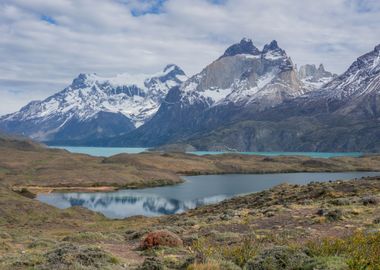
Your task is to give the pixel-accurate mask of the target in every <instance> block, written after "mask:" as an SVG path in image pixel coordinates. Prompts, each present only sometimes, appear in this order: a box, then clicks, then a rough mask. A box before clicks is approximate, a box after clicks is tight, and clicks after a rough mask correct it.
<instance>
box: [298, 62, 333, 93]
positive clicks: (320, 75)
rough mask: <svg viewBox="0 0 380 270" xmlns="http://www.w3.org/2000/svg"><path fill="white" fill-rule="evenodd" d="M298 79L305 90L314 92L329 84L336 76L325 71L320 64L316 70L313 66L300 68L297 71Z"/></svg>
mask: <svg viewBox="0 0 380 270" xmlns="http://www.w3.org/2000/svg"><path fill="white" fill-rule="evenodd" d="M298 77H299V78H300V80H301V81H302V82H303V84H304V85H305V86H306V87H307V88H309V89H312V90H314V89H319V88H321V87H322V86H324V85H325V84H327V83H329V82H330V81H332V80H333V79H334V78H335V77H337V75H336V74H332V73H331V72H328V71H326V70H325V67H324V66H323V64H320V65H319V67H318V68H317V67H316V66H315V65H304V66H301V67H300V69H299V71H298Z"/></svg>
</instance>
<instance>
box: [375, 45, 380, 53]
mask: <svg viewBox="0 0 380 270" xmlns="http://www.w3.org/2000/svg"><path fill="white" fill-rule="evenodd" d="M375 52H380V44H379V45H377V46H376V47H375Z"/></svg>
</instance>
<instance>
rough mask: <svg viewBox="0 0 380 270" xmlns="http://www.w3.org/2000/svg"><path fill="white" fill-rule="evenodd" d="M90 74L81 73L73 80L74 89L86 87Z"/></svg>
mask: <svg viewBox="0 0 380 270" xmlns="http://www.w3.org/2000/svg"><path fill="white" fill-rule="evenodd" d="M88 77H89V74H85V73H80V74H79V75H78V76H77V77H76V78H75V79H74V80H73V82H72V84H71V86H72V88H73V89H79V88H85V87H86V82H87V79H88Z"/></svg>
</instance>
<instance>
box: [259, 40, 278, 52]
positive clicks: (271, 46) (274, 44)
mask: <svg viewBox="0 0 380 270" xmlns="http://www.w3.org/2000/svg"><path fill="white" fill-rule="evenodd" d="M279 49H280V50H281V48H280V47H279V46H278V43H277V41H276V40H273V41H272V42H271V43H269V44H266V45H265V46H264V49H263V53H267V52H269V51H275V50H279Z"/></svg>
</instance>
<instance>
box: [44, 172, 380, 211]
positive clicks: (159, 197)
mask: <svg viewBox="0 0 380 270" xmlns="http://www.w3.org/2000/svg"><path fill="white" fill-rule="evenodd" d="M376 175H380V173H379V172H346V173H281V174H245V175H244V174H243V175H235V174H234V175H206V176H191V177H184V178H185V179H186V182H185V183H183V184H179V185H175V186H166V187H157V188H146V189H136V190H119V191H114V192H98V193H88V192H87V193H86V192H70V193H49V194H39V195H38V196H37V199H38V200H40V201H42V202H45V203H48V204H50V205H53V206H56V207H59V208H68V207H72V206H83V207H86V208H88V209H90V210H94V211H97V212H101V213H103V214H104V215H105V216H107V217H109V218H125V217H129V216H134V215H145V216H158V215H168V214H177V213H182V212H184V211H186V210H189V209H193V208H196V207H198V206H201V205H205V204H211V203H217V202H221V201H223V200H225V199H226V198H230V197H233V196H236V195H241V194H246V193H251V192H258V191H261V190H264V189H268V188H271V187H272V186H275V185H278V184H281V183H284V182H287V183H292V184H307V183H309V182H311V181H329V180H339V179H340V180H343V179H353V178H360V177H364V176H376Z"/></svg>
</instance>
